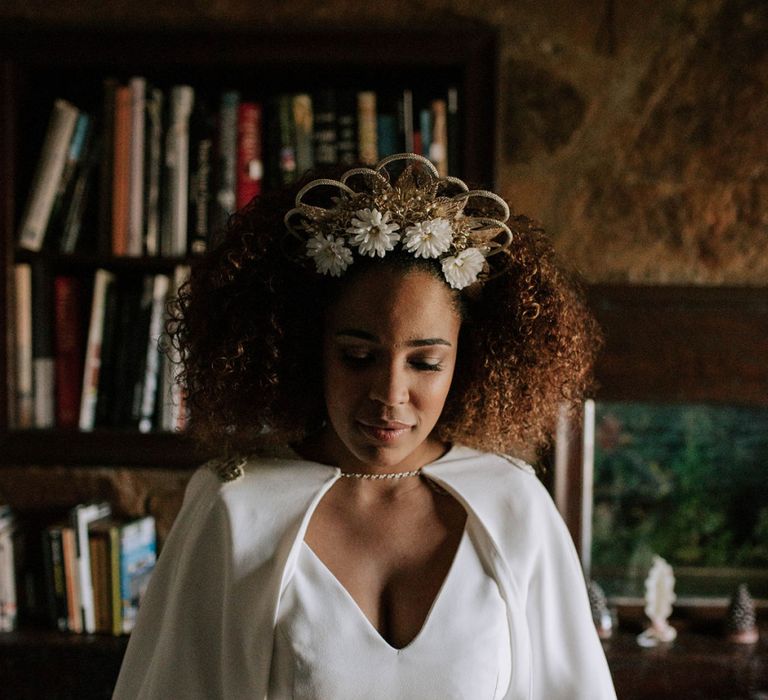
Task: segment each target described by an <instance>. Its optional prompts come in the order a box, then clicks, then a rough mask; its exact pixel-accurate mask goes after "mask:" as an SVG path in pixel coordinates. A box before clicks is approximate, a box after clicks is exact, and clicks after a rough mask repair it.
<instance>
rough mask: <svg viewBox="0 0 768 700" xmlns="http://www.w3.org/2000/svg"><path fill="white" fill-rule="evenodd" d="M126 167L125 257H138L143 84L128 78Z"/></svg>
mask: <svg viewBox="0 0 768 700" xmlns="http://www.w3.org/2000/svg"><path fill="white" fill-rule="evenodd" d="M128 89H129V91H130V98H131V115H130V125H131V126H130V129H131V131H130V134H131V135H130V162H129V163H130V164H129V178H128V236H127V238H128V240H127V245H126V254H127V255H132V256H134V257H139V256H141V255H142V253H143V252H144V158H145V150H146V149H145V146H144V142H145V121H146V102H147V98H146V94H147V81H146V79H144V78H142V77H138V76H137V77H134V78H131V80H130V81H129V84H128Z"/></svg>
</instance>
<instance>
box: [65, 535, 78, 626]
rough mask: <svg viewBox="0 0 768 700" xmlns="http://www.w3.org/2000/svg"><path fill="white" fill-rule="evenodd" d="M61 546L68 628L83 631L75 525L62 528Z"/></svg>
mask: <svg viewBox="0 0 768 700" xmlns="http://www.w3.org/2000/svg"><path fill="white" fill-rule="evenodd" d="M61 546H62V551H63V553H64V581H65V585H66V588H67V629H68V630H69V631H70V632H82V631H83V618H82V615H81V614H80V580H79V575H78V568H77V547H76V544H75V529H74V528H73V527H71V526H69V525H67V526H64V527H62V528H61Z"/></svg>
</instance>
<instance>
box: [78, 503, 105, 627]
mask: <svg viewBox="0 0 768 700" xmlns="http://www.w3.org/2000/svg"><path fill="white" fill-rule="evenodd" d="M110 514H111V509H110V506H109V504H108V503H106V502H104V503H88V504H81V505H78V506H75V508H74V509H73V510H72V527H73V528H74V530H75V545H76V552H77V567H78V575H79V582H80V606H81V611H82V617H83V628H84V630H85V631H86V632H88V633H89V634H93V633H94V632H95V631H96V614H95V609H94V601H93V581H92V579H91V552H90V547H89V544H88V524H89V523H91V522H93V521H94V520H98V519H99V518H105V517H107V516H108V515H110Z"/></svg>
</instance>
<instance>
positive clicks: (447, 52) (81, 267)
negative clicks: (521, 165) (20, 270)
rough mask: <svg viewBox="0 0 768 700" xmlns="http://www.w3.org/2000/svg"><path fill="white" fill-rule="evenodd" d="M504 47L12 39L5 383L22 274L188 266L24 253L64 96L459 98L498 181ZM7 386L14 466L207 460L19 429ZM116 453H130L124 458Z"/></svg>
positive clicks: (468, 129)
mask: <svg viewBox="0 0 768 700" xmlns="http://www.w3.org/2000/svg"><path fill="white" fill-rule="evenodd" d="M495 42H496V39H495V34H494V32H493V31H492V30H489V29H487V28H483V27H472V26H466V25H464V26H462V27H461V28H460V29H456V30H453V29H448V28H446V29H440V30H437V31H429V32H426V31H413V32H394V31H385V30H382V31H372V30H365V31H360V30H352V29H348V30H344V29H340V30H334V31H322V32H320V31H318V32H312V33H309V32H295V31H277V32H269V33H267V32H258V31H242V30H238V31H233V30H229V29H227V30H220V31H201V30H170V29H165V30H149V29H148V30H117V29H109V30H94V29H74V28H68V29H61V28H41V29H36V30H32V29H29V28H26V29H16V30H11V29H7V30H3V31H2V32H0V60H1V61H2V74H1V75H0V110H2V111H1V112H0V163H2V172H3V177H2V178H1V179H0V241H1V242H2V249H0V250H1V251H2V266H0V335H2V338H3V342H4V343H5V349H6V352H3V353H0V374H2V376H3V377H6V378H9V379H10V378H11V376H10V374H9V373H11V372H13V371H14V368H13V366H12V365H11V364H10V363H9V357H12V356H13V355H12V354H11V352H10V350H11V349H12V343H13V338H12V328H13V324H12V320H13V318H14V307H13V274H12V272H13V265H14V264H15V263H20V262H31V261H32V260H36V259H37V260H45V261H46V262H47V263H48V264H49V265H50V267H51V269H53V270H54V271H58V272H62V273H73V274H79V275H87V274H89V272H90V271H95V270H96V269H97V268H105V269H109V270H113V271H117V272H118V273H126V274H127V273H137V274H138V273H143V274H155V273H170V272H172V270H173V268H174V266H175V265H177V264H179V263H183V262H188V260H186V259H184V258H161V257H131V258H128V257H113V256H104V255H98V254H83V253H75V254H59V253H32V252H29V251H26V250H23V249H20V248H18V246H17V237H18V226H19V220H20V217H21V214H22V210H23V207H24V205H25V203H26V196H27V190H28V188H29V184H30V181H31V179H32V173H33V170H34V166H35V164H36V159H37V157H38V155H39V152H40V148H41V144H42V140H43V137H44V134H45V130H46V123H47V120H48V117H49V115H50V109H51V105H52V104H53V101H54V99H56V98H58V97H64V98H65V99H69V100H70V101H72V102H73V103H75V104H78V105H82V106H83V108H84V109H89V108H91V109H95V110H98V105H99V104H100V99H101V95H100V91H101V87H102V81H103V79H104V78H106V77H108V76H113V77H115V78H117V79H118V80H120V81H121V82H123V83H125V82H127V80H128V79H129V78H130V77H131V76H134V75H141V76H145V77H147V78H148V79H149V80H152V81H155V82H156V83H157V84H159V85H162V86H170V85H173V84H178V83H186V84H189V85H192V86H194V87H195V89H196V90H198V89H199V90H202V91H204V92H206V93H208V94H214V93H220V92H221V91H222V90H224V89H240V90H242V91H243V92H244V93H250V94H253V95H255V96H256V97H257V98H258V99H262V98H268V97H270V96H272V95H277V94H278V93H281V92H300V91H309V90H311V89H312V88H314V87H317V86H321V87H327V88H331V89H345V88H347V89H369V90H374V91H382V92H385V91H386V90H387V89H388V88H390V87H391V86H396V87H398V88H399V89H402V88H403V87H409V88H411V89H412V90H413V92H414V94H418V93H419V91H423V92H425V94H426V93H427V92H434V90H435V89H436V86H437V87H438V88H439V87H440V86H443V87H455V88H456V90H457V93H458V95H459V105H460V106H459V125H458V128H459V133H460V134H461V148H460V152H459V154H458V160H459V164H460V167H459V171H458V172H455V173H452V174H458V175H459V176H461V177H463V178H464V179H466V180H467V181H469V182H472V183H475V184H478V185H481V186H492V185H493V170H494V168H493V163H494V122H495V106H494V103H495V96H494V92H495V84H496V43H495ZM12 385H13V382H9V381H4V382H2V383H0V466H2V465H4V464H6V465H10V464H13V465H23V464H30V465H45V464H68V465H72V466H84V465H101V466H108V465H113V464H121V465H123V466H126V465H128V466H157V465H162V466H164V467H168V466H172V467H179V468H184V467H192V466H194V465H196V464H198V463H199V462H200V461H201V459H203V458H204V456H205V455H202V454H201V453H200V452H198V451H196V449H195V448H194V446H193V444H192V442H191V441H190V440H189V439H188V438H186V437H185V436H184V435H183V434H178V433H170V432H168V433H163V432H152V433H139V432H138V431H130V430H121V429H105V428H102V429H98V428H97V429H95V430H94V431H91V432H80V431H77V430H62V429H55V428H54V429H23V430H21V429H16V428H15V427H14V426H13V425H12V424H11V423H10V421H9V409H10V402H11V401H12V400H13V396H11V395H10V390H9V386H12ZM115 444H119V445H120V450H119V453H117V451H116V450H115Z"/></svg>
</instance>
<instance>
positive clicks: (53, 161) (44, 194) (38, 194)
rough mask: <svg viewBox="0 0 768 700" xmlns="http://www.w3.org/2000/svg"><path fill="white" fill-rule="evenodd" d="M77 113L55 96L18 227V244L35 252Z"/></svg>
mask: <svg viewBox="0 0 768 700" xmlns="http://www.w3.org/2000/svg"><path fill="white" fill-rule="evenodd" d="M78 114H79V110H78V109H77V107H75V106H74V105H73V104H71V103H70V102H67V101H66V100H62V99H58V100H56V101H55V102H54V104H53V111H52V113H51V116H50V120H49V122H48V128H47V130H46V133H45V140H44V141H43V147H42V150H41V152H40V157H39V158H38V161H37V166H36V169H35V172H34V175H33V177H32V184H31V186H30V189H29V194H28V197H27V203H26V207H25V209H24V213H23V214H22V217H21V224H20V226H19V245H20V246H21V247H22V248H26V249H28V250H33V251H38V250H41V249H42V247H43V240H44V238H45V232H46V230H47V228H48V220H49V218H50V215H51V210H52V208H53V203H54V200H55V198H56V192H57V191H58V187H59V182H60V180H61V175H62V172H63V171H64V166H65V163H66V159H67V153H68V148H69V144H70V143H71V141H72V135H73V133H74V131H75V125H76V123H77V117H78Z"/></svg>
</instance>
